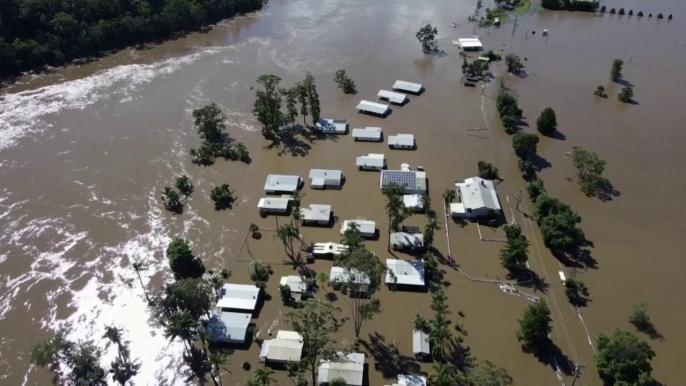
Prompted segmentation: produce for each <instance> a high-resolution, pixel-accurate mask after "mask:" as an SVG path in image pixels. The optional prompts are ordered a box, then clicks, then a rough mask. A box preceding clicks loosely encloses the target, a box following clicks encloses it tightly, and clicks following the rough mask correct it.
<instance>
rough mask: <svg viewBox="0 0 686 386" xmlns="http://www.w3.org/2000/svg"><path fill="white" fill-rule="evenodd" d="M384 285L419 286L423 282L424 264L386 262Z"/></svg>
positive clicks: (390, 260)
mask: <svg viewBox="0 0 686 386" xmlns="http://www.w3.org/2000/svg"><path fill="white" fill-rule="evenodd" d="M386 267H387V269H386V284H396V285H406V286H421V287H423V286H424V285H425V282H424V263H423V262H421V261H416V260H415V261H407V260H396V259H387V260H386Z"/></svg>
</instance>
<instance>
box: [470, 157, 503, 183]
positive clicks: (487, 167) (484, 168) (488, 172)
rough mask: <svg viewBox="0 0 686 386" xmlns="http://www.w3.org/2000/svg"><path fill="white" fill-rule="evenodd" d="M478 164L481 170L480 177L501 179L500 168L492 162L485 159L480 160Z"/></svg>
mask: <svg viewBox="0 0 686 386" xmlns="http://www.w3.org/2000/svg"><path fill="white" fill-rule="evenodd" d="M476 166H477V169H478V170H479V178H483V179H484V180H498V179H500V172H499V171H498V168H497V167H495V166H493V165H492V164H490V163H488V162H485V161H479V162H478V163H477V165H476Z"/></svg>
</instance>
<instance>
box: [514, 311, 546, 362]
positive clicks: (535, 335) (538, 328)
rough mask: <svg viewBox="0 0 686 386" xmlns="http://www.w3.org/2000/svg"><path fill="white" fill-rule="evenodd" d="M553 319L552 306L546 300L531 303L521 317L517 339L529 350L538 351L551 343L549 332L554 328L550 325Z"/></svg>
mask: <svg viewBox="0 0 686 386" xmlns="http://www.w3.org/2000/svg"><path fill="white" fill-rule="evenodd" d="M552 321H553V320H552V319H551V318H550V308H548V304H546V302H545V300H543V299H541V300H539V301H538V302H536V303H534V304H531V305H529V308H527V309H526V310H525V311H524V315H523V317H522V319H519V330H518V331H517V339H518V340H519V341H520V342H522V344H523V345H524V347H525V348H526V349H527V350H530V351H532V352H537V351H538V350H540V349H542V348H543V347H544V346H545V345H547V344H548V343H549V340H550V339H549V338H548V334H550V332H551V331H552V330H553V328H552V326H551V325H550V322H552Z"/></svg>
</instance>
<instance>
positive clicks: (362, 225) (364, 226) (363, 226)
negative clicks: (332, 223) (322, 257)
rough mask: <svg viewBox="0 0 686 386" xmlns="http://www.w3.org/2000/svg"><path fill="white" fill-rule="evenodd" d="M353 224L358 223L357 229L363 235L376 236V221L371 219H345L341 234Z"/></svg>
mask: <svg viewBox="0 0 686 386" xmlns="http://www.w3.org/2000/svg"><path fill="white" fill-rule="evenodd" d="M352 224H355V225H357V230H359V231H360V234H361V235H362V237H366V238H372V237H374V236H376V222H374V221H371V220H345V221H343V223H342V224H341V235H343V234H345V231H346V230H348V228H349V227H351V226H352Z"/></svg>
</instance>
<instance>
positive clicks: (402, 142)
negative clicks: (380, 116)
mask: <svg viewBox="0 0 686 386" xmlns="http://www.w3.org/2000/svg"><path fill="white" fill-rule="evenodd" d="M388 147H390V148H391V149H414V148H415V147H416V144H415V142H414V135H413V134H398V135H390V136H389V137H388Z"/></svg>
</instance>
